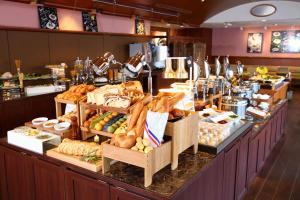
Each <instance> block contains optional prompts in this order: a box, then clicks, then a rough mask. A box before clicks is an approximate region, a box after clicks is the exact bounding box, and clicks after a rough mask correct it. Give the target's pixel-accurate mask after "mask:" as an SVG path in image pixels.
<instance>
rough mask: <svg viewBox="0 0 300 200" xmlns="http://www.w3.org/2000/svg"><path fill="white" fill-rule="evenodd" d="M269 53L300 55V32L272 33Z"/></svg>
mask: <svg viewBox="0 0 300 200" xmlns="http://www.w3.org/2000/svg"><path fill="white" fill-rule="evenodd" d="M270 51H271V53H300V30H288V31H273V32H272V37H271V48H270Z"/></svg>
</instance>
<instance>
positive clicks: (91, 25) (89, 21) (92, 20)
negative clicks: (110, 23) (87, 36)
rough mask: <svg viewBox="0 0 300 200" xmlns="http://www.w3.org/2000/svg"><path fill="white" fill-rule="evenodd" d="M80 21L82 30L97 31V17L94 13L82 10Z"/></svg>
mask: <svg viewBox="0 0 300 200" xmlns="http://www.w3.org/2000/svg"><path fill="white" fill-rule="evenodd" d="M82 23H83V30H84V31H87V32H98V26H97V17H96V14H91V13H89V12H86V11H83V12H82Z"/></svg>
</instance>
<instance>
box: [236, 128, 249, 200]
mask: <svg viewBox="0 0 300 200" xmlns="http://www.w3.org/2000/svg"><path fill="white" fill-rule="evenodd" d="M250 138H251V131H249V132H248V133H247V134H246V135H245V136H244V137H243V138H242V139H241V143H240V147H239V154H238V165H237V178H236V179H237V181H236V199H242V197H243V195H244V193H245V192H246V190H247V168H248V165H247V163H248V154H249V142H250Z"/></svg>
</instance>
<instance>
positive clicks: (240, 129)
mask: <svg viewBox="0 0 300 200" xmlns="http://www.w3.org/2000/svg"><path fill="white" fill-rule="evenodd" d="M251 126H252V123H251V122H249V121H243V120H241V122H240V123H239V124H237V125H234V126H232V127H231V128H230V134H229V136H228V137H227V138H226V139H224V140H223V141H222V142H221V143H219V144H218V145H217V146H210V145H206V144H201V143H199V151H203V152H207V153H211V154H219V153H220V152H221V151H223V150H224V149H225V148H226V147H227V146H228V145H229V144H231V143H232V142H233V141H234V140H235V139H236V138H237V137H239V136H240V135H241V134H243V133H244V132H245V131H246V130H247V129H249V128H250V127H251Z"/></svg>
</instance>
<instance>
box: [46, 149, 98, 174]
mask: <svg viewBox="0 0 300 200" xmlns="http://www.w3.org/2000/svg"><path fill="white" fill-rule="evenodd" d="M56 149H57V148H54V149H51V150H48V151H47V153H46V154H47V156H49V157H52V158H55V159H58V160H61V161H64V162H67V163H70V164H73V165H76V166H78V167H82V168H84V169H87V170H90V171H93V172H99V171H100V170H101V169H102V161H99V162H97V163H96V164H92V163H88V162H85V161H81V160H80V156H71V155H67V154H63V153H59V152H57V151H56Z"/></svg>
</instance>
